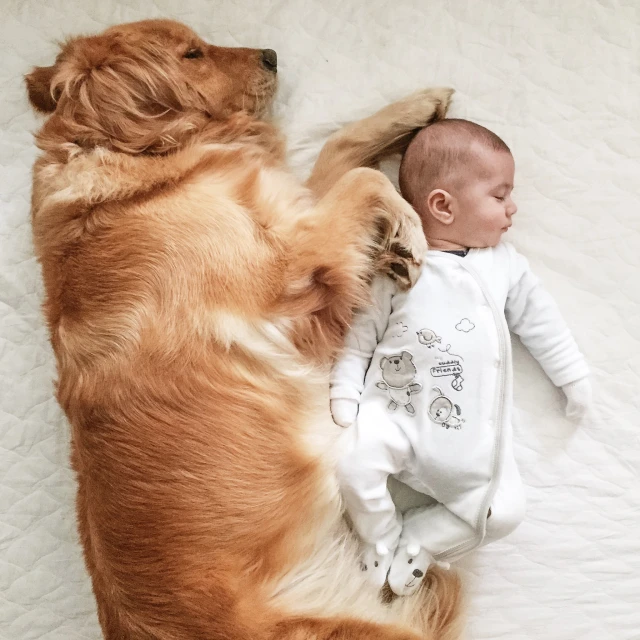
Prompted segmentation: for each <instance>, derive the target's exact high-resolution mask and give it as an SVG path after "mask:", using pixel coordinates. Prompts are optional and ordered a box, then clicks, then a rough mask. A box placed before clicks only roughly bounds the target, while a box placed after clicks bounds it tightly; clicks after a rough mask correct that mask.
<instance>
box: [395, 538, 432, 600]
mask: <svg viewBox="0 0 640 640" xmlns="http://www.w3.org/2000/svg"><path fill="white" fill-rule="evenodd" d="M432 563H433V558H432V557H431V555H430V554H429V553H427V551H426V549H422V548H421V547H420V546H419V545H417V544H408V545H401V546H399V547H398V548H397V550H396V554H395V557H394V558H393V562H392V563H391V569H390V571H389V586H390V587H391V591H393V593H395V594H396V595H398V596H410V595H411V594H412V593H415V592H416V591H417V589H418V587H419V586H420V584H421V583H422V580H423V579H424V576H425V575H426V573H427V569H429V566H430V565H431V564H432Z"/></svg>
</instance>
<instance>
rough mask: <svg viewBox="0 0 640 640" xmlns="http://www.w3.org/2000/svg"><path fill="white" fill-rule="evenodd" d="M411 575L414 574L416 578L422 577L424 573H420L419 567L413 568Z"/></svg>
mask: <svg viewBox="0 0 640 640" xmlns="http://www.w3.org/2000/svg"><path fill="white" fill-rule="evenodd" d="M413 575H414V576H415V577H416V578H422V576H423V575H424V573H422V571H420V569H414V570H413Z"/></svg>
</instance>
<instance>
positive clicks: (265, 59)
mask: <svg viewBox="0 0 640 640" xmlns="http://www.w3.org/2000/svg"><path fill="white" fill-rule="evenodd" d="M262 64H263V66H264V67H265V68H266V69H268V70H269V71H274V72H275V71H277V70H278V54H277V53H276V52H275V51H274V50H273V49H263V50H262Z"/></svg>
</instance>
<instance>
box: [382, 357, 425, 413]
mask: <svg viewBox="0 0 640 640" xmlns="http://www.w3.org/2000/svg"><path fill="white" fill-rule="evenodd" d="M380 370H381V371H382V381H381V382H376V387H378V389H382V390H383V391H386V392H387V393H388V395H389V398H390V400H389V404H388V405H387V409H389V411H395V410H396V409H397V408H398V407H404V409H405V411H406V412H407V413H408V414H409V415H410V416H414V415H415V414H416V408H415V407H414V406H413V404H411V396H412V394H416V393H420V391H422V385H421V384H420V383H419V382H415V377H416V374H417V373H418V370H417V369H416V366H415V365H414V364H413V356H412V355H411V354H410V353H409V352H408V351H403V352H402V353H400V354H398V355H392V356H389V357H388V358H387V357H384V358H381V359H380Z"/></svg>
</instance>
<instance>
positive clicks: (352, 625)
mask: <svg viewBox="0 0 640 640" xmlns="http://www.w3.org/2000/svg"><path fill="white" fill-rule="evenodd" d="M392 598H393V596H392V595H391V594H389V599H390V600H391V599H392ZM371 604H372V607H373V608H378V607H379V605H378V604H377V603H375V604H374V603H373V602H372V603H371ZM388 613H389V615H388V616H386V619H385V620H384V621H375V622H374V621H372V620H371V619H367V617H368V616H366V614H365V615H362V617H360V616H358V617H343V616H335V617H322V616H317V617H313V616H309V617H306V616H300V617H291V618H285V619H283V620H282V621H280V622H278V623H277V624H275V625H274V626H273V627H272V630H271V633H270V634H269V640H459V639H460V637H461V636H462V631H463V616H462V597H461V587H460V580H459V578H458V576H457V575H456V574H455V573H454V572H450V571H444V570H442V569H440V568H437V567H436V568H434V569H431V570H430V571H429V574H428V576H427V578H426V579H425V582H424V583H423V585H422V587H421V589H420V591H419V592H418V593H417V594H416V595H415V596H412V597H410V598H396V599H395V600H393V601H390V602H389V604H388ZM375 617H378V616H375V615H372V616H371V618H375Z"/></svg>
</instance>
